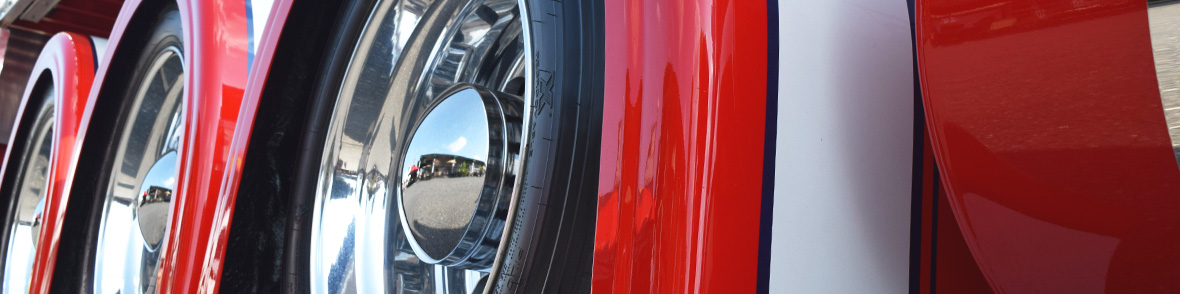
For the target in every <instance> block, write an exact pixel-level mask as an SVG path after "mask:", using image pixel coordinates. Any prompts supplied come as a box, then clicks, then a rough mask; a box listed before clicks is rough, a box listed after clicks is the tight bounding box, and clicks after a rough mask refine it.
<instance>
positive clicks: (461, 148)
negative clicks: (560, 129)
mask: <svg viewBox="0 0 1180 294" xmlns="http://www.w3.org/2000/svg"><path fill="white" fill-rule="evenodd" d="M447 93H451V94H450V95H444V97H446V98H443V99H441V100H440V101H439V102H437V103H436V104H434V105H433V107H431V108H430V110H429V111H428V112H427V114H426V116H425V117H424V119H422V120H421V122H420V123H419V124H418V126H417V128H416V130H415V131H414V133H413V136H412V139H410V141H409V142H410V144H409V147H408V148H406V150H405V153H403V154H404V157H403V158H402V166H401V173H402V176H401V193H400V195H399V197H398V200H399V202H398V208H399V210H400V212H401V213H400V216H401V222H402V228H403V229H405V230H406V231H407V232H408V234H407V239H408V240H409V241H410V245H411V247H412V248H413V249H414V252H415V254H416V255H418V257H419V258H420V259H422V260H423V261H426V262H430V263H438V264H443V265H448V266H456V267H461V268H467V269H473V270H480V269H487V268H489V267H491V265H492V262H493V261H494V259H495V254H496V250H497V246H499V241H500V237H501V236H500V235H501V234H502V230H503V228H504V222H505V218H506V216H507V213H508V212H507V209H508V206H509V203H508V202H509V198H510V197H511V194H512V191H513V190H514V189H513V186H514V183H515V181H516V171H515V170H514V166H515V162H516V161H517V160H518V159H519V156H520V135H521V134H520V132H521V127H522V125H521V113H520V110H521V105H523V102H522V100H521V99H520V98H519V97H516V96H512V95H508V94H502V93H493V92H490V91H486V90H483V89H477V88H475V87H473V86H470V85H462V86H457V87H455V88H452V90H450V91H448V92H447Z"/></svg>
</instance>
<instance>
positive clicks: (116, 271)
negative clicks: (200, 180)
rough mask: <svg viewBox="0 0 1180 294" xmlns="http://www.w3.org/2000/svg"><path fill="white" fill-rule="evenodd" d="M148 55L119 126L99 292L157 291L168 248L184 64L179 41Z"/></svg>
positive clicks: (101, 241)
mask: <svg viewBox="0 0 1180 294" xmlns="http://www.w3.org/2000/svg"><path fill="white" fill-rule="evenodd" d="M149 60H150V62H149V63H148V67H147V68H146V72H145V74H143V79H142V81H141V82H140V84H139V85H135V89H133V90H131V101H129V102H128V103H129V104H130V108H129V109H130V110H129V111H128V112H127V113H126V117H124V118H122V119H121V122H120V123H119V125H118V126H117V130H116V137H115V138H116V141H115V153H114V161H113V162H114V163H115V164H114V165H113V166H111V167H110V169H111V170H110V174H111V176H110V179H109V180H108V183H109V184H108V185H107V192H106V199H105V201H104V202H105V204H104V205H103V210H102V224H101V227H100V231H99V236H98V252H97V254H96V255H95V271H94V283H95V289H94V292H97V293H124V294H128V293H154V292H155V289H156V283H157V279H156V277H157V274H158V271H157V270H156V268H157V266H158V264H159V261H160V258H161V256H160V253H161V252H163V248H164V247H166V246H168V244H167V238H164V237H165V236H167V234H168V227H169V219H170V218H169V215H170V213H171V204H170V202H171V199H172V191H173V189H175V187H176V182H177V174H178V169H177V167H178V166H179V161H178V160H179V158H181V156H180V154H178V150H179V149H180V143H181V140H182V138H183V136H184V125H185V124H184V115H183V113H184V103H183V99H182V97H183V96H184V76H185V72H184V62H183V57H182V55H181V52H180V50H179V49H178V48H177V47H167V48H165V49H164V50H162V51H160V52H157V53H156V55H155V56H154V58H152V59H149Z"/></svg>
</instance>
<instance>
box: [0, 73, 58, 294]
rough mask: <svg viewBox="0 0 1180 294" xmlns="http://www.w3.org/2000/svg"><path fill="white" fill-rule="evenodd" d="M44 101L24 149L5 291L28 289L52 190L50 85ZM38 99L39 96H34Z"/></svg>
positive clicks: (18, 176)
mask: <svg viewBox="0 0 1180 294" xmlns="http://www.w3.org/2000/svg"><path fill="white" fill-rule="evenodd" d="M42 99H43V100H42V101H44V103H43V104H42V105H41V107H40V108H39V109H38V110H37V116H36V121H34V123H33V125H32V128H31V132H30V133H29V137H28V138H29V140H28V141H27V142H29V143H28V144H29V145H26V146H25V150H24V151H23V152H21V153H20V154H21V159H20V161H19V165H20V166H19V167H18V168H17V169H16V171H17V172H18V174H17V178H16V183H18V184H17V185H18V186H17V187H16V191H15V193H14V194H15V195H13V196H14V198H15V199H14V200H15V201H16V202H15V203H16V206H15V207H16V213H15V214H14V215H13V220H12V225H11V226H9V227H8V252H6V253H5V261H4V292H5V293H25V292H28V287H29V279H30V277H29V274H31V272H32V269H33V258H34V256H36V255H37V241H38V239H39V238H38V237H39V236H38V235H39V233H40V230H41V213H42V211H43V209H44V208H45V201H46V199H45V198H46V197H45V196H46V195H47V194H48V193H49V189H50V187H49V178H50V175H49V173H50V167H51V166H53V148H54V146H53V145H54V140H53V138H54V135H53V129H54V128H53V125H54V101H53V91H52V87H50V88H49V89H48V90H47V91H45V95H44V98H42ZM34 101H36V100H34Z"/></svg>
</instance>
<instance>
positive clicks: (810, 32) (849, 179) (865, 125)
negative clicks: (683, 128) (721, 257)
mask: <svg viewBox="0 0 1180 294" xmlns="http://www.w3.org/2000/svg"><path fill="white" fill-rule="evenodd" d="M778 28H779V30H780V32H779V38H780V40H779V56H780V64H779V107H778V134H777V136H778V137H777V141H776V145H777V148H776V152H777V154H776V159H775V183H774V185H775V187H774V190H775V191H774V197H775V199H774V221H773V228H772V243H771V267H770V289H772V290H771V291H772V292H790V293H906V292H907V291H908V287H909V286H908V281H909V280H908V279H909V239H910V236H909V226H910V201H911V196H910V185H911V182H910V179H911V174H912V165H913V163H912V157H913V148H912V147H913V146H912V140H913V137H912V136H913V115H914V113H913V107H914V103H913V102H914V93H913V87H914V82H913V69H912V68H913V67H912V66H913V65H912V57H911V52H912V51H911V42H910V27H909V12H908V8H907V6H906V2H905V1H902V0H893V1H881V0H828V1H780V4H779V25H778Z"/></svg>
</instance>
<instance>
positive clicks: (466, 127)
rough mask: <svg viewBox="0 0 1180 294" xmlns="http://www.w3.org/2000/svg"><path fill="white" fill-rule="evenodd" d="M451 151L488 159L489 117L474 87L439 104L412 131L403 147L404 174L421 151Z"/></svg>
mask: <svg viewBox="0 0 1180 294" xmlns="http://www.w3.org/2000/svg"><path fill="white" fill-rule="evenodd" d="M431 153H438V154H450V155H458V156H462V157H467V158H471V159H475V160H481V161H487V156H488V119H487V112H486V111H484V109H483V101H482V100H481V99H480V97H479V94H478V93H476V92H475V90H464V91H462V92H460V93H456V94H455V95H452V96H451V97H449V98H447V99H446V100H445V101H443V102H442V103H439V104H438V106H436V107H435V108H434V110H431V111H430V114H429V115H427V116H426V119H425V120H423V121H422V125H420V126H419V127H418V130H417V131H415V132H414V139H413V140H411V141H410V148H408V150H406V154H407V156H406V162H405V163H403V164H402V172H403V174H405V173H407V172H409V171H410V166H412V165H415V161H413V160H411V158H417V157H419V156H421V155H423V154H431Z"/></svg>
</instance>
